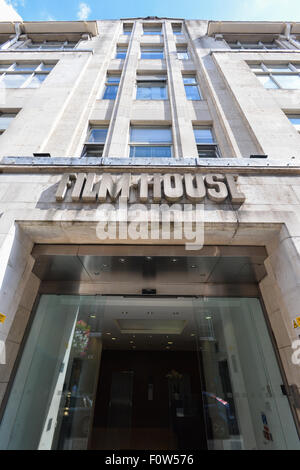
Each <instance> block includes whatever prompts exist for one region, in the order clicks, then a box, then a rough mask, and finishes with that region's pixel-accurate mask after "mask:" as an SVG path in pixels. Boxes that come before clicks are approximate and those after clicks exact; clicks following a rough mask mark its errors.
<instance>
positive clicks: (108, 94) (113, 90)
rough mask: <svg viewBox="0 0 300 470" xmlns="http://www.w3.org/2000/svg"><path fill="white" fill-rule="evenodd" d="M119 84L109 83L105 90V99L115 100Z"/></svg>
mask: <svg viewBox="0 0 300 470" xmlns="http://www.w3.org/2000/svg"><path fill="white" fill-rule="evenodd" d="M118 88H119V86H118V85H109V86H107V87H106V88H105V92H104V95H103V99H104V100H114V99H115V98H116V96H117V93H118Z"/></svg>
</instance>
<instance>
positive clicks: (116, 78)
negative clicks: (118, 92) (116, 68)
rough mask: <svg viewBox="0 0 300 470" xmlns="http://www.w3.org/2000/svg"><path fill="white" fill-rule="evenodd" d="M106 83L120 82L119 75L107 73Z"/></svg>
mask: <svg viewBox="0 0 300 470" xmlns="http://www.w3.org/2000/svg"><path fill="white" fill-rule="evenodd" d="M106 81H107V82H108V83H119V82H120V75H109V76H108V77H107V78H106Z"/></svg>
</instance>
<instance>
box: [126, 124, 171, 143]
mask: <svg viewBox="0 0 300 470" xmlns="http://www.w3.org/2000/svg"><path fill="white" fill-rule="evenodd" d="M171 141H172V132H171V129H170V128H169V127H165V128H163V127H160V128H156V127H131V130H130V142H149V143H154V142H158V143H164V142H166V143H167V142H171Z"/></svg>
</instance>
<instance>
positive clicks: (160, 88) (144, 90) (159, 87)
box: [136, 75, 168, 100]
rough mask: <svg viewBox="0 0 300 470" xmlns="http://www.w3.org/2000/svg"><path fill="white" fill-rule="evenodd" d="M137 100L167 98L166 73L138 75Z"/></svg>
mask: <svg viewBox="0 0 300 470" xmlns="http://www.w3.org/2000/svg"><path fill="white" fill-rule="evenodd" d="M136 99H137V100H166V99H168V92H167V77H166V76H164V75H153V76H146V75H138V77H137V86H136Z"/></svg>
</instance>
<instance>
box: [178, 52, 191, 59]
mask: <svg viewBox="0 0 300 470" xmlns="http://www.w3.org/2000/svg"><path fill="white" fill-rule="evenodd" d="M177 57H178V59H180V60H185V59H188V58H189V55H188V53H187V52H177Z"/></svg>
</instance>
